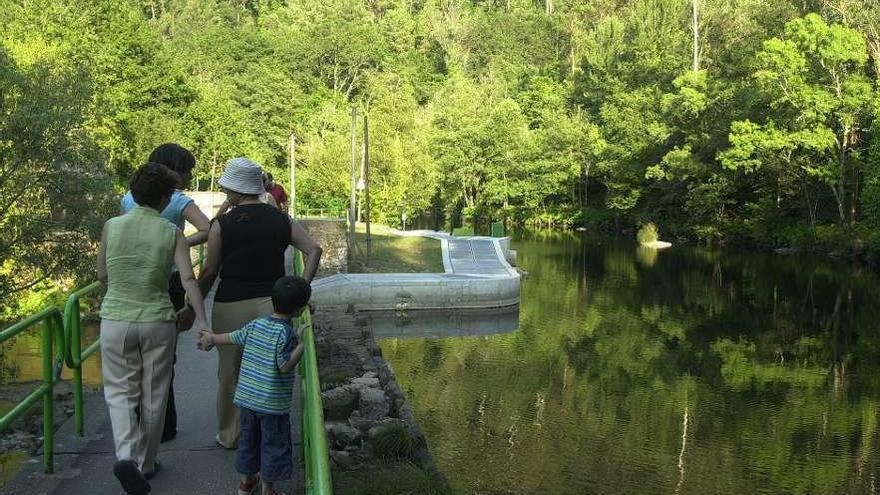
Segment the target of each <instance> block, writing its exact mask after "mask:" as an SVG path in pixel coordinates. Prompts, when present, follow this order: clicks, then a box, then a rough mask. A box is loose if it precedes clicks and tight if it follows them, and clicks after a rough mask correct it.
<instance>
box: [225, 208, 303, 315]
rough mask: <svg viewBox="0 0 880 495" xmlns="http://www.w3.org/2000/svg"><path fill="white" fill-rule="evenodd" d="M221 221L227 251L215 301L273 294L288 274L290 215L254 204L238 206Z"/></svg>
mask: <svg viewBox="0 0 880 495" xmlns="http://www.w3.org/2000/svg"><path fill="white" fill-rule="evenodd" d="M218 221H219V222H220V236H221V239H222V245H221V246H222V247H221V249H222V253H223V254H222V258H221V260H220V287H218V288H217V294H216V295H215V296H214V300H215V301H217V302H234V301H243V300H245V299H253V298H255V297H266V296H271V295H272V286H273V285H274V284H275V281H276V280H278V279H279V278H281V277H283V276H284V250H285V249H286V248H287V246H289V245H290V217H288V216H287V214H285V213H282V212H281V211H279V210H278V209H277V208H275V207H273V206H270V205H267V204H263V203H254V204H247V205H240V206H236V207H235V208H233V209H232V210H231V211H230V212H229V213H227V214H225V215H223V216H222V217H220V219H219V220H218Z"/></svg>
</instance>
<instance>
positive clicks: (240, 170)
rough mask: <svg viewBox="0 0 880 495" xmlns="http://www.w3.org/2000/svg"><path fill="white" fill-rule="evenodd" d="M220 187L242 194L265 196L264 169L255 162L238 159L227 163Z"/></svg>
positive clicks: (242, 158) (219, 182)
mask: <svg viewBox="0 0 880 495" xmlns="http://www.w3.org/2000/svg"><path fill="white" fill-rule="evenodd" d="M217 183H218V184H220V187H223V188H224V189H227V190H230V191H235V192H237V193H240V194H263V193H264V192H266V189H264V188H263V169H262V168H261V167H260V166H259V165H257V164H256V163H254V162H253V161H251V160H249V159H247V158H244V157H237V158H233V159H232V160H229V161H228V162H226V168H225V169H224V170H223V175H222V176H221V177H220V180H219V181H217Z"/></svg>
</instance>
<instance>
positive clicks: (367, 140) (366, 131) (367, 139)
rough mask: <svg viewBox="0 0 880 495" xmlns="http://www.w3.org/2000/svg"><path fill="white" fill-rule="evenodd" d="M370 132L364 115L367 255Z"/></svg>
mask: <svg viewBox="0 0 880 495" xmlns="http://www.w3.org/2000/svg"><path fill="white" fill-rule="evenodd" d="M369 136H370V134H369V125H368V124H367V116H366V115H364V195H365V196H366V202H367V214H366V220H367V256H372V254H373V251H372V243H373V239H372V237H370V137H369Z"/></svg>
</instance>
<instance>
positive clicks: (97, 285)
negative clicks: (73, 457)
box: [64, 282, 103, 436]
mask: <svg viewBox="0 0 880 495" xmlns="http://www.w3.org/2000/svg"><path fill="white" fill-rule="evenodd" d="M102 288H103V285H102V284H101V282H92V283H91V284H89V285H87V286H85V287H83V288H82V289H79V290H77V291H76V292H74V293H73V294H71V295H70V297H68V298H67V304H65V306H64V335H65V337H66V338H67V347H68V351H69V352H70V355H71V365H72V366H71V369H72V370H73V419H74V425H75V429H76V434H77V435H79V436H83V435H85V426H84V424H85V419H84V416H85V415H84V411H83V386H82V362H83V360H85V359H86V358H88V357H89V356H91V355H92V354H94V353H95V351H97V350H98V349H100V348H101V338H100V337H98V338H97V339H95V341H94V342H92V343H91V344H89V346H88V347H87V348H85V349H83V348H82V321H81V317H80V305H79V301H80V299H81V298H83V297H86V296H88V295H91V294H94V293H96V292H98V291H100V290H101V289H102Z"/></svg>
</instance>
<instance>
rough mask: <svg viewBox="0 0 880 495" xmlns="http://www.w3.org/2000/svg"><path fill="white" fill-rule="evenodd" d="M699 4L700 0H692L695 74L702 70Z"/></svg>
mask: <svg viewBox="0 0 880 495" xmlns="http://www.w3.org/2000/svg"><path fill="white" fill-rule="evenodd" d="M697 2H699V0H691V11H692V13H693V31H694V61H693V62H694V63H693V70H694V72H696V71H698V70H700V20H699V7H698V4H697Z"/></svg>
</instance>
